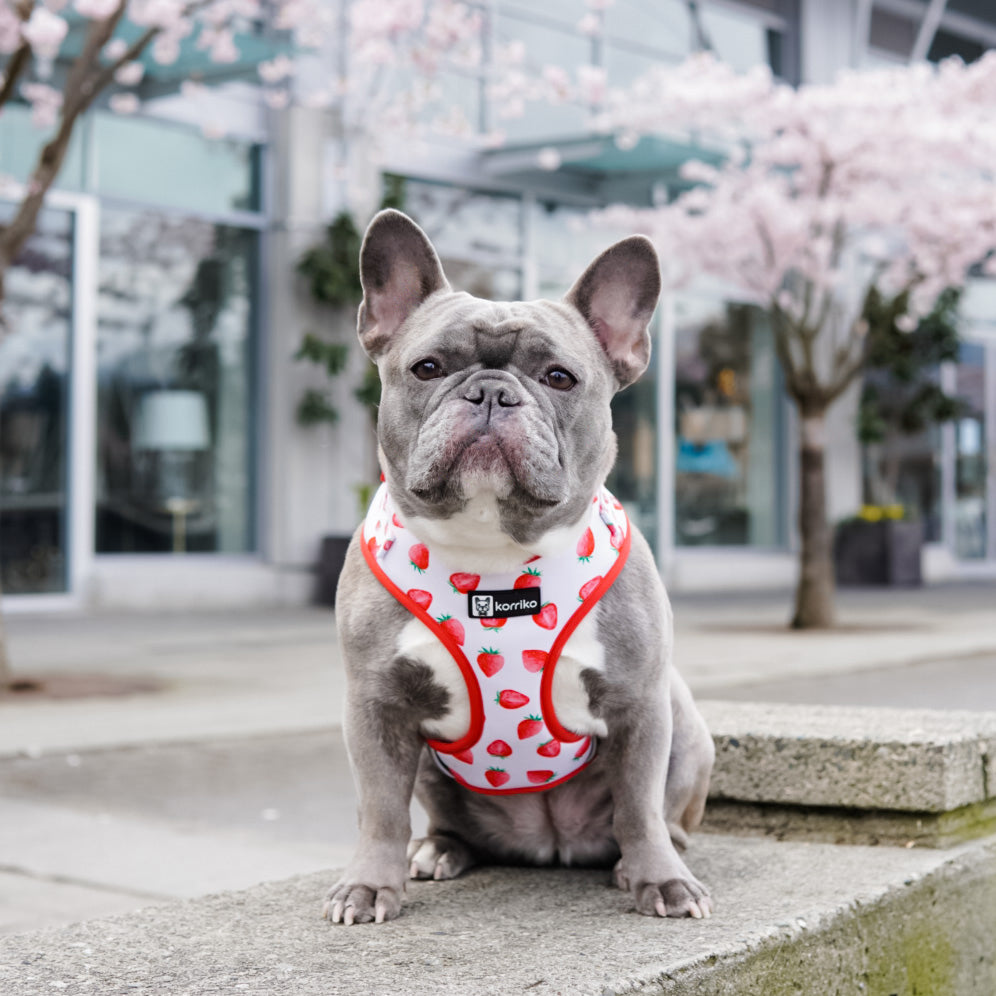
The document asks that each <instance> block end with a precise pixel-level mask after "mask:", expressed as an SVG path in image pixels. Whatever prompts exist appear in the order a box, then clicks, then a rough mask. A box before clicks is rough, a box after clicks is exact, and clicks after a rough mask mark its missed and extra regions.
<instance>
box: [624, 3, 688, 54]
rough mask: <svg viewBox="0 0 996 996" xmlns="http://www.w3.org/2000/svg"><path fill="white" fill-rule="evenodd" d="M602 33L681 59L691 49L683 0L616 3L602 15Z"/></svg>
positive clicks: (685, 6)
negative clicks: (603, 26) (603, 19)
mask: <svg viewBox="0 0 996 996" xmlns="http://www.w3.org/2000/svg"><path fill="white" fill-rule="evenodd" d="M605 34H606V37H607V38H609V39H612V40H619V41H628V42H636V43H638V44H640V45H647V46H652V47H653V48H657V49H660V50H662V51H664V52H668V53H669V54H672V55H675V56H678V57H681V56H684V55H687V54H688V53H689V51H690V50H691V42H692V24H691V20H690V19H689V16H688V4H687V3H686V2H685V0H654V3H643V2H641V0H619V2H618V3H615V4H613V5H612V6H611V7H609V9H608V10H607V11H606V12H605Z"/></svg>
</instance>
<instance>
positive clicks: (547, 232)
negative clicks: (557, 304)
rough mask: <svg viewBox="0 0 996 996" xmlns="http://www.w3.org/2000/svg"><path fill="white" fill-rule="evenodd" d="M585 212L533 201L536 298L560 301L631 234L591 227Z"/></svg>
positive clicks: (582, 209)
mask: <svg viewBox="0 0 996 996" xmlns="http://www.w3.org/2000/svg"><path fill="white" fill-rule="evenodd" d="M588 214H589V212H588V209H586V208H580V207H573V206H571V205H567V204H556V203H554V202H551V201H536V202H535V203H534V204H533V205H532V207H531V209H530V216H529V219H530V225H531V227H532V241H533V253H532V254H533V257H534V260H535V263H536V266H537V270H538V274H539V296H540V297H547V298H553V299H557V298H560V297H563V296H564V294H566V293H567V291H568V290H570V288H571V287H572V286H573V284H574V281H575V280H577V278H578V277H580V276H581V274H582V273H583V272H584V270H585V268H586V267H587V266H588V264H589V263H591V262H592V260H594V259H595V257H596V256H598V254H599V253H601V252H602V251H603V250H604V249H607V248H608V247H609V246H610V245H612V243H613V242H616V241H618V240H619V239H622V238H625V237H626V236H627V235H632V232H631V231H630V230H628V229H627V230H623V229H618V230H615V229H610V228H607V227H602V226H594V225H591V224H590V223H589V222H588Z"/></svg>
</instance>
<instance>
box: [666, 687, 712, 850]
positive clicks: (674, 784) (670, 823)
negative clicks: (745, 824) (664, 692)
mask: <svg viewBox="0 0 996 996" xmlns="http://www.w3.org/2000/svg"><path fill="white" fill-rule="evenodd" d="M670 678H671V711H672V714H673V716H674V733H673V734H672V739H671V760H670V763H669V764H668V769H667V783H666V786H665V789H664V809H665V818H666V820H667V828H668V832H669V833H670V835H671V839H672V840H673V841H674V843H675V844H676V845H677V846H678V847H681V848H685V847H687V846H688V834H689V833H691V831H692V830H694V829H695V828H696V827H697V826H698V825H699V824H700V823H701V822H702V814H703V812H704V810H705V804H706V796H707V795H708V794H709V777H710V775H711V774H712V765H713V760H714V759H715V756H716V749H715V747H714V745H713V741H712V735H711V734H710V733H709V728H708V727H707V726H706V724H705V720H704V719H703V718H702V714H701V713H700V712H699V710H698V709H697V708H696V706H695V703H694V702H693V701H692V693H691V692H690V691H689V689H688V685H686V684H685V681H684V679H683V678H682V677H681V675H679V674H678V672H677V671H676V670H674V669H673V668H672V670H671V675H670Z"/></svg>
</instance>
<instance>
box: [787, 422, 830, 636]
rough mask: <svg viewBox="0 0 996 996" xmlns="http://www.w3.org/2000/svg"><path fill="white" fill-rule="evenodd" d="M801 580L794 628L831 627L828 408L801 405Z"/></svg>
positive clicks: (793, 618)
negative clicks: (827, 475)
mask: <svg viewBox="0 0 996 996" xmlns="http://www.w3.org/2000/svg"><path fill="white" fill-rule="evenodd" d="M800 413H801V415H802V426H801V436H802V438H801V445H800V451H799V536H800V540H801V543H802V550H801V552H800V558H799V582H798V586H797V587H796V592H795V613H794V615H793V617H792V628H793V629H827V628H829V627H831V626H833V623H834V570H833V549H832V543H831V533H830V524H829V523H828V522H827V497H826V469H825V454H826V412H825V410H824V409H822V408H819V409H807V408H805V407H803V406H801V405H800Z"/></svg>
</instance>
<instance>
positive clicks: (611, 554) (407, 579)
mask: <svg viewBox="0 0 996 996" xmlns="http://www.w3.org/2000/svg"><path fill="white" fill-rule="evenodd" d="M361 549H362V550H363V553H364V556H365V557H366V560H367V563H368V565H369V566H370V568H371V570H372V571H373V572H374V574H375V576H377V578H378V580H380V582H381V583H382V584H383V585H384V586H385V587H386V588H387V589H388V590H389V591H390V592H391V593H392V594H393V595H394V597H395V598H397V599H398V601H399V602H401V604H402V605H404V606H405V607H406V608H407V609H408V610H409V611H410V612H412V614H413V615H415V616H416V617H417V618H419V619H420V620H421V621H422V622H423V623H424V624H425V625H426V626H427V627H428V628H429V629H430V630H432V632H433V633H435V635H436V637H437V638H438V639H439V640H440V642H442V643H443V645H444V646H445V647H446V649H447V650H448V651H449V653H450V655H451V656H452V657H453V659H454V660H455V661H456V663H457V664H458V665H459V667H460V670H461V672H462V674H463V677H464V681H465V682H466V685H467V692H468V695H469V696H470V702H471V723H470V729H469V730H468V731H467V733H466V734H465V735H464V736H463V737H461V738H460V740H458V741H454V742H452V743H445V742H441V741H436V740H431V739H427V741H426V742H427V744H428V746H429V748H430V751H431V752H432V755H433V757H434V759H435V761H436V763H437V764H438V765H439V767H440V768H441V769H442V770H443V771H445V772H446V773H447V774H448V775H450V776H452V777H453V778H454V779H456V780H457V781H458V782H459V783H460V784H461V785H464V786H466V787H467V788H469V789H472V790H474V791H476V792H484V793H489V794H506V793H514V792H536V791H542V790H544V789H547V788H550V787H551V786H553V785H557V784H559V783H560V782H562V781H564V780H566V779H567V778H570V777H572V776H573V775H575V774H576V773H577V772H578V771H581V770H582V769H583V768H584V767H585V766H586V765H587V764H589V763H590V761H591V760H592V758H593V757H594V755H595V751H596V747H597V744H596V742H595V741H594V740H593V739H592V738H591V737H587V736H582V735H579V734H578V733H576V732H573V731H571V730H567V729H565V728H564V727H562V726H561V725H560V723H559V722H558V720H557V717H556V715H555V714H554V709H553V703H552V694H551V693H552V687H553V674H554V670H555V668H556V665H557V660H558V658H559V656H560V652H561V650H562V648H563V645H564V644H565V643H566V642H567V639H568V638H569V636H570V634H571V633H572V632H573V630H574V628H575V627H576V625H577V624H578V623H579V622H580V620H581V619H582V618H583V617H584V616H585V615H586V614H587V613H588V612H589V611H590V610H591V609H592V608H593V607H594V605H595V604H596V603H597V601H598V599H599V598H600V597H601V596H602V594H604V592H605V591H606V590H607V589H608V587H609V586H610V585H611V584H612V582H613V581H614V579H615V577H616V575H617V574H618V572H619V570H620V569H621V567H622V564H623V562H624V561H625V559H626V556H627V554H628V551H629V521H628V519H627V517H626V512H625V510H624V509H623V507H622V505H621V504H620V503H619V502H618V501H617V500H616V499H615V498H614V497H613V496H612V495H611V494H610V493H609V492H608V491H607V490H606V489H605V488H602V489H601V490H600V491H599V493H598V494H597V495H596V496H595V497H594V498H593V499H592V503H591V510H590V515H589V517H588V518H587V519H586V520H585V521H584V522H583V523H582V524H581V526H580V527H579V530H578V535H577V537H576V538H575V540H574V541H573V542H571V543H570V544H569V545H568V546H567V548H566V549H565V550H564V552H563V553H562V554H561V555H559V556H554V557H530V558H528V559H527V560H526V561H524V562H523V564H522V565H521V566H520V567H519V568H518V569H517V570H513V571H510V572H508V573H504V574H488V575H483V576H481V575H477V574H468V573H466V572H462V571H460V570H459V567H460V565H459V564H446V563H444V562H443V561H442V558H441V557H440V556H439V555H438V553H437V552H436V551H435V550H434V548H433V547H430V546H427V545H426V544H425V543H423V542H421V541H420V540H419V538H418V537H416V536H414V535H412V534H411V533H410V532H408V530H406V529H405V526H404V523H403V522H402V520H401V519H400V518H399V516H398V514H397V511H396V509H395V508H394V506H393V504H392V502H391V500H390V496H389V494H388V491H387V485H386V484H381V486H380V488H379V490H378V491H377V493H376V494H375V495H374V499H373V501H372V502H371V505H370V510H369V511H368V513H367V517H366V519H365V521H364V523H363V533H362V542H361ZM526 588H529V589H532V588H537V589H539V593H540V609H539V611H538V612H536V613H535V614H534V615H525V616H512V617H510V618H507V619H506V618H498V619H477V618H472V617H471V616H470V615H469V610H468V604H467V602H468V593H469V592H474V591H481V592H485V593H486V592H489V591H509V590H515V589H526ZM430 606H431V610H432V611H431V613H430V612H429V608H430Z"/></svg>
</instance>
